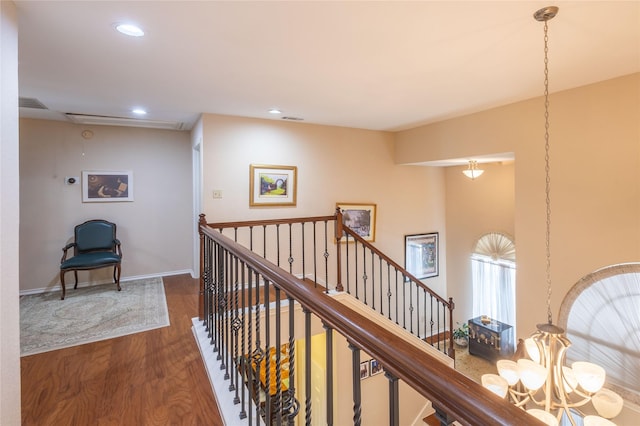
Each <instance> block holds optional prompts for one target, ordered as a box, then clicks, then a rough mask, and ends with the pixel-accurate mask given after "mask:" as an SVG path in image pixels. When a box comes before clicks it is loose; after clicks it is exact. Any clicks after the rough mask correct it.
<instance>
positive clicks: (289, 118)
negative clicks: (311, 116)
mask: <svg viewBox="0 0 640 426" xmlns="http://www.w3.org/2000/svg"><path fill="white" fill-rule="evenodd" d="M282 119H283V120H289V121H303V120H304V118H300V117H282Z"/></svg>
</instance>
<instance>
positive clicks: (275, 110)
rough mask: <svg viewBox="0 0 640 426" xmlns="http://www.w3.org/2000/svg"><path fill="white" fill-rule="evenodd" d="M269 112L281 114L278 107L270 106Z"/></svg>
mask: <svg viewBox="0 0 640 426" xmlns="http://www.w3.org/2000/svg"><path fill="white" fill-rule="evenodd" d="M269 114H282V111H280V110H279V109H278V108H271V109H270V110H269Z"/></svg>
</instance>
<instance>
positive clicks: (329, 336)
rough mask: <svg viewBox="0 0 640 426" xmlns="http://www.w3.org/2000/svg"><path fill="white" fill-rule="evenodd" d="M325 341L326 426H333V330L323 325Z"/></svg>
mask: <svg viewBox="0 0 640 426" xmlns="http://www.w3.org/2000/svg"><path fill="white" fill-rule="evenodd" d="M323 326H324V329H325V330H326V331H325V340H326V360H327V361H326V362H327V369H326V374H327V376H326V381H327V426H333V328H331V327H329V326H328V325H327V324H323Z"/></svg>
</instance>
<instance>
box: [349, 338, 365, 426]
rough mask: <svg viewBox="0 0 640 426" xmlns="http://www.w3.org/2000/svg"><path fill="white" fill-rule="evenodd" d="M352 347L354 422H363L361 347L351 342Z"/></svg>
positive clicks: (355, 425)
mask: <svg viewBox="0 0 640 426" xmlns="http://www.w3.org/2000/svg"><path fill="white" fill-rule="evenodd" d="M349 349H351V378H352V383H353V424H354V426H360V424H361V422H362V390H361V388H360V380H361V379H360V349H359V348H358V347H357V346H355V345H353V344H352V343H349Z"/></svg>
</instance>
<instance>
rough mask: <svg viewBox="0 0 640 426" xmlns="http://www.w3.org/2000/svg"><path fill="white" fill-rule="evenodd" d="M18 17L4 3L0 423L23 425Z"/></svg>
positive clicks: (0, 46) (0, 20)
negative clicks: (21, 398)
mask: <svg viewBox="0 0 640 426" xmlns="http://www.w3.org/2000/svg"><path fill="white" fill-rule="evenodd" d="M17 182H18V18H17V16H16V8H15V5H14V4H13V2H10V1H1V2H0V194H2V197H1V198H0V253H2V255H1V256H0V424H2V425H7V426H9V425H11V426H12V425H19V424H20V325H19V318H20V315H19V312H18V259H19V256H18V246H19V241H18V224H19V205H18V204H19V192H18V185H17Z"/></svg>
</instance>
